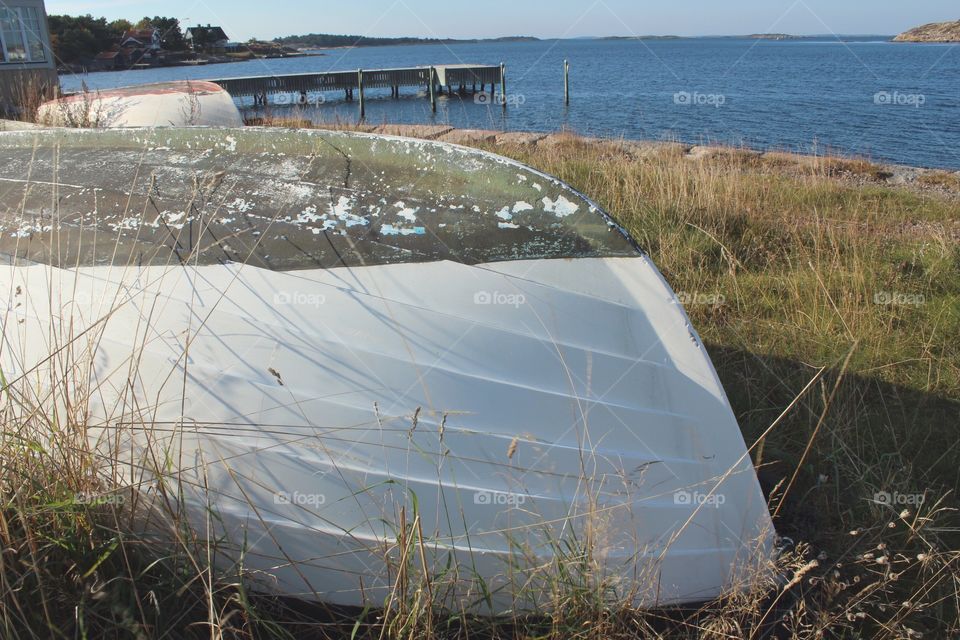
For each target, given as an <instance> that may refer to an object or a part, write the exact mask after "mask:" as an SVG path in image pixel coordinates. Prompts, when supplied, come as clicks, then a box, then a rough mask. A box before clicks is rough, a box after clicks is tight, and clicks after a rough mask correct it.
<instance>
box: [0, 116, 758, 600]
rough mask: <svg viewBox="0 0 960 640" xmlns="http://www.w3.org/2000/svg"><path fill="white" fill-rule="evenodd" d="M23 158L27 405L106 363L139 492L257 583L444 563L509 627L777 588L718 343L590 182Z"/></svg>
mask: <svg viewBox="0 0 960 640" xmlns="http://www.w3.org/2000/svg"><path fill="white" fill-rule="evenodd" d="M0 152H2V153H3V154H4V156H5V157H7V158H9V161H8V162H5V163H3V165H2V166H0V185H2V187H3V193H4V194H5V195H4V196H3V197H4V200H5V201H6V202H7V203H16V206H10V207H4V208H3V209H2V210H0V211H2V213H0V254H2V255H3V257H4V259H5V260H4V263H3V264H2V266H0V290H2V291H3V292H5V293H4V295H6V296H7V298H8V299H7V306H6V308H5V311H4V314H3V319H2V322H3V335H4V345H3V348H2V349H0V367H2V373H3V376H4V379H5V380H6V381H8V383H9V384H8V386H7V393H23V394H24V397H27V396H29V398H30V399H31V400H32V401H35V402H39V403H44V402H47V403H55V402H57V398H59V397H62V395H58V394H57V393H56V392H55V391H54V390H51V388H50V386H51V385H53V384H59V382H51V381H59V380H62V379H63V376H62V375H60V374H61V372H63V371H70V372H82V373H83V375H84V377H83V379H82V380H80V381H78V383H77V385H76V388H77V389H83V390H85V391H86V405H85V414H84V415H85V416H87V417H88V418H87V419H88V420H89V424H90V433H91V438H93V439H94V440H95V445H96V447H97V450H98V451H99V452H100V453H101V455H102V456H103V457H104V458H105V459H108V460H113V461H114V465H115V471H114V473H113V475H111V479H112V480H113V481H115V479H116V478H121V479H122V481H123V482H125V483H130V484H133V485H135V486H144V485H149V486H151V487H152V488H153V491H155V492H157V493H160V494H162V495H163V496H164V498H165V499H164V500H158V501H157V503H158V504H157V506H155V511H153V512H152V513H151V514H147V515H145V516H144V517H145V518H152V520H150V521H149V526H150V527H151V528H152V529H155V530H160V531H163V530H165V529H164V528H165V527H166V529H167V530H169V529H170V528H172V527H173V526H174V524H173V518H172V517H170V516H169V513H168V512H164V511H163V510H162V508H161V507H162V506H163V505H167V504H169V503H171V502H174V503H175V504H176V511H177V513H180V514H184V517H185V518H186V519H187V520H188V521H189V522H190V523H191V524H192V525H193V530H194V531H195V532H196V535H197V536H200V537H201V538H202V539H205V540H209V541H211V542H210V544H211V548H212V549H213V550H212V551H211V552H210V553H212V554H213V555H214V556H215V557H216V559H217V564H218V566H219V567H220V568H221V570H222V571H225V572H230V571H242V574H243V578H244V579H245V580H246V581H247V582H248V584H249V585H250V587H251V588H254V589H258V590H261V591H266V592H271V593H276V594H281V595H284V596H291V597H297V598H305V599H311V600H319V601H324V602H330V603H335V604H340V605H355V606H365V605H371V606H383V604H384V603H385V601H386V600H387V598H388V596H389V594H390V593H391V591H392V590H394V589H396V588H397V586H396V585H397V580H398V576H399V575H403V576H406V577H408V578H409V577H410V576H413V575H421V574H423V573H426V574H428V575H429V576H430V579H431V585H432V587H431V589H432V590H431V593H432V595H433V597H434V600H435V602H434V603H433V604H435V605H437V606H443V607H448V608H450V609H451V610H458V611H471V612H478V613H483V614H500V613H503V612H507V611H516V610H518V609H522V610H531V609H533V610H536V609H538V608H541V607H545V606H549V605H550V603H551V602H556V601H557V600H556V599H555V598H554V596H555V594H556V592H557V591H556V590H557V589H558V588H559V587H558V585H561V586H562V585H563V584H565V582H566V581H569V580H573V581H574V582H575V583H577V584H590V585H596V588H598V589H602V590H603V593H604V594H605V597H609V598H611V599H613V598H616V599H619V600H621V601H624V602H629V603H632V604H634V605H638V606H644V607H658V606H663V605H668V604H675V603H691V602H703V601H707V600H710V599H713V598H716V597H718V596H721V595H723V594H729V593H736V592H742V591H745V590H747V589H750V588H751V587H752V586H754V585H756V584H757V583H758V582H760V581H763V580H767V579H768V578H769V575H770V565H771V559H772V558H773V555H774V537H775V532H774V529H773V525H772V522H771V518H770V515H769V512H768V509H767V503H766V500H765V498H764V495H763V493H762V492H761V490H760V486H759V483H758V481H757V476H756V474H755V472H754V469H753V465H752V463H751V459H750V456H749V454H748V451H747V448H746V446H745V444H744V440H743V437H742V435H741V433H740V430H739V428H738V425H737V420H736V418H735V416H734V414H733V411H732V409H731V407H730V403H729V402H728V400H727V397H726V395H725V393H724V390H723V388H722V386H721V384H720V381H719V379H718V377H717V374H716V372H715V371H714V368H713V365H712V363H711V361H710V358H709V356H708V354H707V351H706V349H705V348H704V345H703V343H702V342H701V340H700V338H699V337H698V335H697V333H696V331H694V329H693V327H692V326H691V325H690V322H689V320H688V318H687V316H686V313H685V312H684V309H683V306H682V304H681V303H680V301H679V300H678V298H677V296H676V295H675V294H674V292H673V291H672V290H671V288H670V287H669V285H668V284H667V283H666V281H665V280H664V278H663V277H662V276H661V274H660V272H659V271H658V270H657V268H656V266H655V265H654V264H653V262H652V261H651V260H650V258H649V257H648V256H647V255H645V254H644V253H643V252H642V251H641V250H640V249H639V248H638V246H637V244H636V242H635V241H634V240H633V239H632V238H631V237H630V235H629V234H628V233H627V232H626V231H625V230H624V229H623V228H621V227H620V226H619V225H618V224H617V223H616V222H615V221H614V220H613V219H612V218H611V217H610V216H609V215H607V214H606V213H605V212H603V211H602V210H601V209H600V208H599V207H597V206H596V205H595V204H594V203H593V202H591V201H590V200H589V199H588V198H586V197H585V196H583V195H582V194H580V193H578V192H577V191H575V190H573V189H572V188H570V187H569V186H567V185H566V184H564V183H562V182H561V181H559V180H557V179H555V178H553V177H551V176H549V175H546V174H544V173H541V172H539V171H536V170H534V169H532V168H530V167H527V166H524V165H522V164H519V163H517V162H514V161H512V160H509V159H506V158H503V157H499V156H495V155H492V154H489V153H486V152H482V151H478V150H474V149H468V148H465V147H459V146H455V145H450V144H445V143H440V142H432V141H424V140H412V139H405V138H395V137H387V136H377V135H365V134H357V133H346V132H332V131H315V130H314V131H291V130H283V129H266V128H245V129H205V128H194V129H177V128H170V129H135V130H125V131H116V130H48V131H24V132H9V133H0ZM51 202H55V203H56V207H55V208H54V209H53V210H51V208H50V206H51ZM77 375H79V374H77ZM44 381H46V382H44ZM18 390H19V391H18ZM37 394H39V396H38V395H37ZM44 394H50V395H49V396H47V395H44ZM157 514H159V517H156V516H157ZM164 514H166V515H164ZM411 541H413V542H412V546H411ZM414 558H415V559H416V561H415V562H413V561H412V559H414ZM401 567H406V569H404V570H402V571H401V569H400V568H401Z"/></svg>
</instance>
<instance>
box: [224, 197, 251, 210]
mask: <svg viewBox="0 0 960 640" xmlns="http://www.w3.org/2000/svg"><path fill="white" fill-rule="evenodd" d="M253 207H254V203H253V202H247V201H246V200H244V199H243V198H237V199H235V200H234V201H233V202H231V203H230V204H228V205H227V209H229V210H230V211H236V212H238V213H246V212H247V211H250V210H251V209H253Z"/></svg>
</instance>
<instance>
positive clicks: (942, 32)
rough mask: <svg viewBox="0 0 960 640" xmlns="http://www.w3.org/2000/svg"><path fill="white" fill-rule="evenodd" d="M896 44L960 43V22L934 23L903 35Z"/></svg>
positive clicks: (899, 36)
mask: <svg viewBox="0 0 960 640" xmlns="http://www.w3.org/2000/svg"><path fill="white" fill-rule="evenodd" d="M893 40H894V42H960V20H957V21H956V22H934V23H932V24H925V25H923V26H922V27H917V28H916V29H911V30H910V31H905V32H904V33H901V34H900V35H898V36H897V37H896V38H894V39H893Z"/></svg>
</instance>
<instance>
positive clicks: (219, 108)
mask: <svg viewBox="0 0 960 640" xmlns="http://www.w3.org/2000/svg"><path fill="white" fill-rule="evenodd" d="M37 122H39V123H40V124H42V125H46V126H51V127H82V128H90V127H93V128H101V129H110V128H119V127H192V126H209V127H241V126H243V116H241V114H240V110H239V109H238V108H237V105H236V104H235V103H234V102H233V98H232V97H231V96H230V94H229V93H227V92H226V91H224V90H223V89H222V88H220V86H219V85H216V84H214V83H212V82H206V81H202V80H201V81H176V82H162V83H158V84H144V85H137V86H133V87H122V88H119V89H108V90H104V91H84V92H81V93H75V94H72V95H68V96H63V97H62V98H58V99H56V100H51V101H49V102H45V103H43V104H42V105H41V106H40V109H39V110H38V112H37Z"/></svg>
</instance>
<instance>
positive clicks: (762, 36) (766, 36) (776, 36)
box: [746, 33, 804, 40]
mask: <svg viewBox="0 0 960 640" xmlns="http://www.w3.org/2000/svg"><path fill="white" fill-rule="evenodd" d="M746 37H747V38H749V39H751V40H802V39H803V38H804V36H792V35H790V34H789V33H753V34H750V35H748V36H746Z"/></svg>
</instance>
